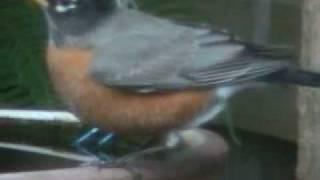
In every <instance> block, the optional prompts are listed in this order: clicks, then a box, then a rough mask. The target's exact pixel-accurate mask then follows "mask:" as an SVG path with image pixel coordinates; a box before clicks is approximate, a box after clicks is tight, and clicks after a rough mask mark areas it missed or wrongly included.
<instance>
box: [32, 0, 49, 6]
mask: <svg viewBox="0 0 320 180" xmlns="http://www.w3.org/2000/svg"><path fill="white" fill-rule="evenodd" d="M33 1H35V2H36V3H38V4H39V5H40V6H43V7H48V6H49V3H48V1H47V0H33Z"/></svg>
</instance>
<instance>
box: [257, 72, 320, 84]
mask: <svg viewBox="0 0 320 180" xmlns="http://www.w3.org/2000/svg"><path fill="white" fill-rule="evenodd" d="M261 80H262V81H265V82H274V83H287V84H295V85H301V86H311V87H320V73H317V72H311V71H305V70H298V69H286V70H282V71H279V72H276V73H273V74H270V75H268V76H266V77H263V78H262V79H261Z"/></svg>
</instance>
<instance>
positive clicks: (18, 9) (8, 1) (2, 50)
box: [0, 0, 54, 107]
mask: <svg viewBox="0 0 320 180" xmlns="http://www.w3.org/2000/svg"><path fill="white" fill-rule="evenodd" d="M42 17H43V16H42V14H41V12H40V10H39V9H38V8H37V7H36V6H32V4H31V3H29V1H21V0H2V2H1V4H0V18H1V20H0V22H1V23H0V29H1V31H0V59H1V60H0V105H1V106H5V107H7V106H33V107H34V106H48V105H50V104H53V102H54V100H53V97H52V94H51V92H50V88H49V85H48V78H47V73H46V68H45V65H44V60H43V59H44V57H43V56H44V48H45V40H46V33H45V28H44V27H45V24H44V21H43V18H42Z"/></svg>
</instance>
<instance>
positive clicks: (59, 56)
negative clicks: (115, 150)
mask: <svg viewBox="0 0 320 180" xmlns="http://www.w3.org/2000/svg"><path fill="white" fill-rule="evenodd" d="M91 58H92V54H91V53H90V51H89V50H82V49H71V48H70V49H65V48H64V49H58V48H55V47H50V48H49V49H48V59H47V62H48V69H49V73H50V76H51V79H52V81H53V83H54V86H55V88H56V91H57V92H58V94H59V95H60V97H61V98H62V99H63V100H64V101H65V102H66V103H67V104H68V105H70V107H71V108H72V109H73V110H75V111H76V112H77V113H78V114H79V115H80V116H81V117H82V118H83V119H88V120H92V121H93V122H94V123H96V124H97V125H99V126H100V127H102V128H104V129H106V130H111V131H115V132H118V133H126V134H130V133H135V134H139V133H141V134H148V133H157V132H163V131H166V130H169V129H172V128H176V127H179V126H181V125H183V124H184V123H186V122H187V121H190V120H192V118H193V117H194V116H195V115H196V114H197V113H198V112H199V111H201V110H202V108H204V106H206V105H207V103H208V101H209V92H208V91H192V90H189V91H179V92H172V93H155V94H138V93H129V92H125V91H119V90H116V89H112V88H109V87H107V86H105V85H103V84H100V83H99V82H98V81H95V80H94V79H93V78H92V77H90V75H89V72H88V69H89V68H88V67H89V64H90V60H91ZM106 60H107V57H106Z"/></svg>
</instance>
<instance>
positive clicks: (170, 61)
mask: <svg viewBox="0 0 320 180" xmlns="http://www.w3.org/2000/svg"><path fill="white" fill-rule="evenodd" d="M36 1H37V2H38V3H39V4H41V6H42V9H43V10H44V13H45V15H46V19H47V21H48V29H49V43H48V49H47V64H48V69H49V74H50V77H51V79H52V82H53V84H54V86H55V88H56V90H57V92H58V94H59V95H60V96H61V98H62V99H63V100H64V101H65V102H66V103H67V104H68V105H69V106H70V107H71V108H72V109H73V110H74V111H75V112H77V113H78V114H79V115H80V116H81V117H84V118H83V119H89V120H92V122H93V123H95V124H97V125H98V126H99V127H101V128H102V129H106V130H109V131H113V132H116V133H120V134H157V133H165V132H170V131H171V130H173V129H179V128H192V127H196V126H199V125H201V124H203V123H206V122H208V121H209V120H211V119H213V118H214V117H215V116H216V115H217V114H218V113H219V112H220V111H221V110H223V107H224V103H225V100H226V99H227V98H228V97H230V96H231V95H232V94H234V93H235V92H237V91H238V90H241V89H243V88H245V87H249V86H255V85H256V84H259V83H271V82H277V83H292V84H300V85H308V86H319V85H320V76H319V74H317V73H314V72H307V71H304V70H300V69H298V68H297V67H295V66H294V65H292V64H291V63H290V62H288V61H286V60H287V59H286V58H287V57H286V56H284V55H283V54H282V55H281V54H278V52H279V50H277V49H274V48H267V47H264V46H258V45H254V44H250V43H246V42H243V41H241V40H238V39H237V38H235V37H234V36H232V35H230V34H229V33H227V32H224V31H219V30H213V29H211V28H209V27H207V26H190V25H185V24H181V23H177V22H173V21H170V20H167V19H162V18H158V17H154V16H151V15H148V14H146V13H143V12H141V11H139V10H138V9H137V8H135V4H134V1H133V0H36Z"/></svg>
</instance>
